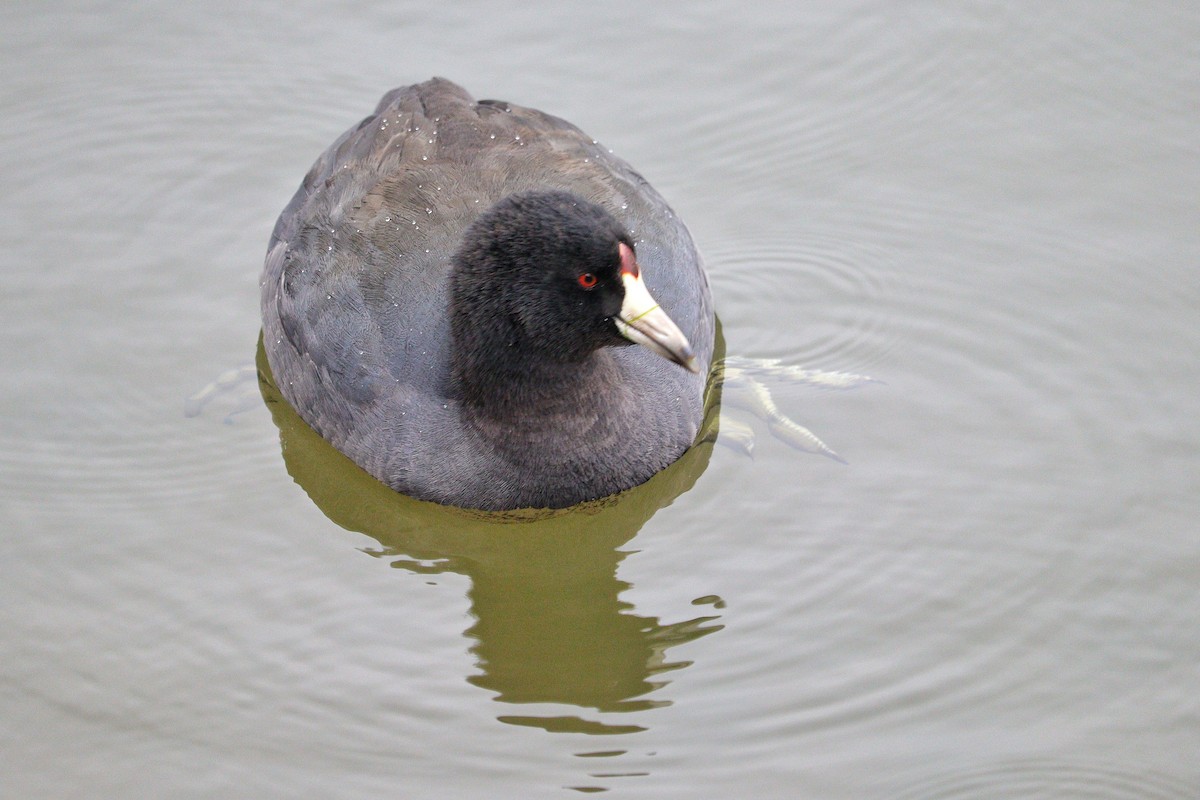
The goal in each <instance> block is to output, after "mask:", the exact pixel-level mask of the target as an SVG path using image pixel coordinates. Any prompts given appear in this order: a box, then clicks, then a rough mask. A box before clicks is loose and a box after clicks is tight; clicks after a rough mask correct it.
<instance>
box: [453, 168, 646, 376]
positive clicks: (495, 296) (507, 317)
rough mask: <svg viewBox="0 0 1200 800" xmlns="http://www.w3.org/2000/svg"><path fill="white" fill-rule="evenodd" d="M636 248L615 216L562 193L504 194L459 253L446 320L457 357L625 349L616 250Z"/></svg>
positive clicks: (556, 355) (557, 356) (573, 355)
mask: <svg viewBox="0 0 1200 800" xmlns="http://www.w3.org/2000/svg"><path fill="white" fill-rule="evenodd" d="M622 244H624V245H625V246H626V247H627V248H628V250H629V252H630V253H632V251H633V242H632V241H631V240H630V238H629V236H628V234H627V233H626V232H625V230H624V228H623V227H622V226H621V224H620V223H619V222H617V220H616V219H614V218H613V216H612V215H611V214H609V213H608V212H607V211H605V210H604V209H603V208H601V207H600V206H598V205H596V204H594V203H590V202H588V201H586V200H584V199H582V198H580V197H577V196H576V195H573V194H569V193H567V192H558V191H553V192H530V193H525V194H517V195H511V196H509V197H506V198H505V199H503V200H501V201H500V202H499V203H497V204H496V205H495V206H493V207H492V208H491V209H489V210H488V211H486V212H485V213H484V214H482V215H481V216H480V217H479V218H478V219H477V220H475V222H474V223H473V224H472V225H471V226H470V227H469V228H468V230H467V232H466V234H465V235H464V237H463V244H462V246H461V248H460V249H459V251H458V253H457V254H456V256H455V263H454V274H453V277H452V282H451V301H450V302H451V319H452V330H453V335H454V337H455V351H456V356H457V354H458V353H459V352H462V351H464V350H474V351H476V352H478V353H479V354H480V355H481V356H483V357H484V358H487V359H499V360H501V361H506V362H512V363H513V365H514V367H515V365H516V364H518V363H519V362H522V361H525V360H527V359H529V358H535V359H543V360H550V361H556V362H567V363H569V362H578V361H581V360H583V359H585V358H587V356H588V355H589V354H591V353H592V352H593V351H595V350H596V349H597V348H600V347H605V346H613V345H624V344H629V341H628V340H627V339H625V338H623V337H622V336H621V335H620V334H619V333H618V332H617V328H616V325H615V323H614V322H613V319H614V317H616V316H617V315H618V313H619V312H620V310H621V304H622V301H623V300H624V296H625V290H624V287H623V286H622V282H621V266H622V264H621V262H622V249H621V245H622Z"/></svg>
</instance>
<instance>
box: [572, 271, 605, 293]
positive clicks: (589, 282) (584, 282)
mask: <svg viewBox="0 0 1200 800" xmlns="http://www.w3.org/2000/svg"><path fill="white" fill-rule="evenodd" d="M577 280H578V281H579V285H580V286H582V287H583V288H585V289H594V288H596V284H597V283H599V282H600V279H599V278H597V277H596V276H595V275H593V274H592V273H590V272H585V273H583V274H582V275H580V276H579V278H578V279H577Z"/></svg>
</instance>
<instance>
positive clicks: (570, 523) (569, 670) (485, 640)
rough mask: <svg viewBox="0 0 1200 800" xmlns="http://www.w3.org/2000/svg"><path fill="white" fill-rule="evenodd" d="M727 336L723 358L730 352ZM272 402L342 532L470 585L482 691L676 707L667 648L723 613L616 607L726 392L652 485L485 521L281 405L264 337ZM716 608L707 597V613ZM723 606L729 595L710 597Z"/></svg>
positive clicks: (575, 725)
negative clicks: (387, 472) (623, 565)
mask: <svg viewBox="0 0 1200 800" xmlns="http://www.w3.org/2000/svg"><path fill="white" fill-rule="evenodd" d="M722 345H723V342H721V341H720V339H718V354H720V352H721V351H722V350H723V347H722ZM257 363H258V369H259V377H260V387H261V390H262V395H263V399H264V401H265V402H266V404H267V407H268V408H269V409H270V411H271V416H272V418H273V419H274V421H275V424H276V425H277V426H278V428H279V434H280V440H281V443H282V449H283V456H284V462H285V464H286V465H287V469H288V472H289V473H290V474H291V476H292V477H293V478H294V479H295V480H296V482H297V483H298V484H299V485H300V486H301V487H302V488H303V489H304V490H305V491H306V492H308V495H309V496H310V497H311V498H312V499H313V501H314V502H315V503H316V504H317V506H318V507H319V508H320V509H321V510H322V511H323V512H324V513H325V515H326V516H328V517H329V518H330V519H331V520H333V521H334V522H335V523H337V524H338V525H340V526H342V527H343V528H347V529H349V530H353V531H361V532H362V533H365V534H367V535H369V536H371V537H373V538H375V539H376V540H377V541H378V542H379V544H380V549H378V550H376V551H373V552H372V554H373V555H376V556H378V557H381V558H388V559H391V560H392V565H393V566H395V567H397V568H400V569H405V570H408V571H410V572H414V573H422V574H436V573H442V572H453V573H458V574H460V575H464V576H466V577H468V578H470V579H471V589H470V592H469V597H470V600H471V610H472V613H473V614H474V616H475V619H476V622H475V624H474V625H473V626H471V628H470V629H469V630H467V634H468V635H469V636H470V637H472V638H473V639H474V640H475V644H474V646H473V647H472V652H473V653H474V654H475V656H476V658H477V660H478V666H479V673H478V674H476V675H473V676H470V677H469V678H468V679H467V680H469V681H470V682H471V683H472V684H474V685H476V686H479V687H481V688H484V689H488V690H490V691H492V692H495V694H496V699H497V700H501V701H503V702H506V703H555V704H566V705H570V706H577V707H581V708H588V709H595V710H596V711H599V712H623V711H638V710H643V709H648V708H654V707H657V706H662V705H667V704H668V703H669V701H667V700H665V699H661V698H652V697H650V696H648V695H651V693H652V692H653V691H654V690H655V689H658V688H659V687H661V686H662V685H663V684H664V683H666V681H665V680H664V679H663V678H662V677H661V676H662V675H663V673H666V672H669V671H670V670H674V669H679V668H681V667H685V666H687V665H688V664H689V663H690V662H687V661H671V660H670V659H669V658H668V656H667V650H668V649H669V648H670V647H672V646H674V645H677V644H681V643H683V642H688V641H691V640H693V639H696V638H699V637H701V636H704V635H706V634H709V633H713V632H715V631H717V630H720V629H721V627H722V626H720V625H718V624H713V620H715V619H717V617H716V616H702V617H697V618H695V619H689V620H685V621H682V622H674V623H663V622H661V621H660V620H659V618H657V617H652V616H644V615H640V614H637V613H635V610H634V609H633V607H632V606H631V605H630V604H629V603H627V602H624V601H622V600H621V599H620V595H621V593H622V592H623V591H625V590H626V589H628V588H629V584H628V583H626V582H625V581H622V580H620V579H618V578H617V575H616V573H617V566H618V565H619V564H620V562H621V560H622V559H623V558H624V557H625V555H626V553H625V552H622V551H621V550H619V549H618V548H620V547H621V546H622V545H623V544H625V543H626V542H628V541H629V540H630V539H631V538H633V536H634V534H636V533H637V532H638V530H639V529H640V528H641V527H642V525H643V524H645V522H646V521H647V520H648V519H650V517H651V516H653V515H654V513H655V512H656V511H658V510H659V509H660V508H662V507H664V506H666V505H668V504H670V503H671V502H672V501H673V500H674V499H675V498H676V497H678V496H679V495H680V494H682V493H683V492H685V491H687V490H688V489H690V488H691V487H692V485H693V484H694V483H695V481H696V479H697V478H698V477H699V476H700V474H701V473H702V472H703V471H704V469H705V467H706V466H707V465H708V460H709V456H710V455H711V452H712V443H713V441H714V440H715V438H716V432H717V419H718V413H717V412H718V407H719V405H720V402H719V389H718V388H716V387H713V388H711V389H710V392H709V395H710V399H709V402H708V406H707V413H706V419H705V425H704V431H703V436H702V438H701V441H700V443H699V444H697V445H696V446H694V447H693V448H692V449H691V450H689V451H688V452H687V453H686V454H685V455H684V456H683V458H681V459H680V460H679V461H678V462H677V463H676V464H674V465H672V466H671V467H670V468H669V469H667V470H665V471H663V472H662V473H660V474H658V475H656V476H655V477H654V478H653V479H651V480H650V481H648V482H647V483H645V484H643V485H642V486H638V487H635V488H634V489H630V490H629V491H626V492H623V493H622V494H619V495H616V496H614V497H610V498H605V499H603V500H599V501H595V502H591V503H585V504H583V505H580V506H576V507H574V508H571V509H562V510H558V511H518V512H499V513H495V512H477V511H467V510H463V509H455V508H449V507H446V506H440V505H437V504H434V503H427V502H423V501H420V500H414V499H412V498H410V497H406V496H404V495H400V494H397V493H396V492H394V491H392V490H391V489H389V488H387V487H386V486H384V485H383V484H381V483H379V482H378V481H376V480H375V479H374V478H372V477H371V476H369V475H367V474H366V473H365V472H363V471H362V470H361V469H359V468H358V467H357V466H355V465H354V464H353V463H352V462H351V461H350V460H349V459H347V458H346V457H345V456H343V455H342V454H341V453H339V452H337V451H336V450H334V449H333V448H332V447H331V446H330V445H328V444H327V443H326V442H325V441H324V440H323V439H321V438H320V437H319V436H318V435H317V434H316V433H315V432H314V431H313V430H312V429H311V428H309V427H308V426H307V425H306V424H305V423H304V422H303V421H302V420H301V419H300V418H299V417H298V416H297V415H296V413H295V412H294V411H293V410H292V409H291V407H290V406H288V404H287V403H286V402H285V401H284V400H283V399H282V398H281V397H280V395H279V394H278V392H277V390H276V389H275V386H274V385H273V378H272V376H271V373H270V368H269V366H268V364H267V362H266V357H265V355H264V352H263V348H262V342H261V339H260V341H259V348H258V359H257ZM710 601H713V598H711V597H710V598H704V599H703V601H698V602H704V603H705V604H707V603H709V602H710ZM713 605H714V606H717V605H720V604H719V598H717V599H716V600H715V601H713ZM562 710H563V709H561V708H557V709H554V711H555V712H558V713H556V714H554V715H518V714H514V715H501V716H500V717H499V719H500V720H501V721H504V722H507V723H510V724H514V725H529V726H536V727H540V728H544V729H546V730H550V731H570V732H576V733H591V734H606V733H608V734H611V733H628V732H635V731H639V730H643V728H642V727H640V726H638V725H631V724H630V725H622V724H609V723H604V722H598V721H593V720H585V719H583V718H580V717H577V716H574V715H572V714H562V713H561V712H562Z"/></svg>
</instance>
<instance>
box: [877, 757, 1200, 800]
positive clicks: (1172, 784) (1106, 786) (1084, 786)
mask: <svg viewBox="0 0 1200 800" xmlns="http://www.w3.org/2000/svg"><path fill="white" fill-rule="evenodd" d="M891 796H892V797H893V798H894V800H1007V799H1008V798H1013V797H1046V798H1051V797H1052V798H1061V800H1190V798H1194V797H1195V796H1196V787H1195V786H1194V785H1192V786H1189V785H1187V784H1185V783H1184V782H1182V781H1179V780H1176V779H1174V778H1171V777H1168V776H1165V775H1161V774H1156V773H1154V772H1149V771H1147V770H1145V769H1138V770H1130V771H1123V770H1121V769H1118V768H1114V767H1112V766H1108V765H1106V766H1099V765H1094V764H1081V763H1076V762H1071V761H1055V760H1051V759H1038V760H1027V761H1009V762H1000V763H997V764H991V765H988V766H984V767H979V768H976V769H971V770H964V771H961V772H950V773H947V774H944V775H939V776H938V777H936V778H931V779H928V780H923V781H920V782H919V783H916V784H914V785H912V786H908V787H906V788H905V789H903V790H902V791H901V792H900V793H899V794H895V795H891Z"/></svg>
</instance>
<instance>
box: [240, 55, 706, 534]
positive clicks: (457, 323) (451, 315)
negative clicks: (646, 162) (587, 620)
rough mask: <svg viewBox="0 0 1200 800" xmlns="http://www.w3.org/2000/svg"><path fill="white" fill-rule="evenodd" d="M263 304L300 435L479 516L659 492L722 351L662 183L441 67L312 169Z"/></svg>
mask: <svg viewBox="0 0 1200 800" xmlns="http://www.w3.org/2000/svg"><path fill="white" fill-rule="evenodd" d="M262 314H263V341H264V347H265V349H266V354H267V359H268V361H269V363H270V366H271V370H272V372H273V373H274V376H275V380H276V382H277V383H278V386H279V390H280V392H281V393H282V395H283V396H284V398H286V399H287V401H288V402H289V403H290V404H291V405H292V406H293V407H294V408H295V409H296V411H297V412H298V413H299V414H300V416H301V417H302V418H303V419H304V420H305V421H306V422H307V423H308V424H309V425H311V426H312V427H313V428H314V429H315V430H316V431H317V432H318V433H320V434H321V435H322V436H323V437H324V438H325V439H327V440H328V441H329V442H331V443H332V444H333V446H334V447H336V448H337V449H338V450H340V451H341V452H342V453H344V454H345V455H346V456H348V457H349V458H350V459H352V460H353V461H354V462H355V463H357V464H358V465H359V466H361V467H362V468H363V469H365V470H366V471H367V472H369V473H370V474H372V475H374V476H375V477H376V478H378V479H379V480H381V481H383V482H384V483H386V484H387V485H389V486H391V487H392V488H393V489H395V490H397V491H400V492H403V493H405V494H408V495H412V496H414V497H418V498H421V499H425V500H431V501H435V502H438V503H444V504H449V505H455V506H460V507H465V508H475V509H497V510H499V509H515V508H523V507H550V508H561V507H566V506H570V505H575V504H577V503H580V502H582V501H585V500H591V499H595V498H600V497H604V496H607V495H610V494H614V493H616V492H619V491H622V490H624V489H627V488H629V487H632V486H635V485H637V484H639V483H642V482H644V481H646V480H647V479H649V478H650V477H651V476H652V475H654V474H655V473H656V472H658V471H659V470H661V469H663V468H664V467H666V466H668V465H669V464H671V463H672V462H673V461H675V460H676V459H677V458H679V456H680V455H681V454H682V453H683V452H684V451H685V450H687V448H688V447H690V446H691V445H692V444H693V441H694V439H695V437H696V434H697V431H698V429H699V426H700V423H701V418H702V415H703V393H704V387H705V377H706V375H707V372H708V369H709V365H710V364H709V362H710V360H711V358H712V351H713V332H714V322H713V310H712V301H711V296H710V293H709V288H708V281H707V278H706V277H705V274H704V269H703V265H702V262H701V259H700V256H699V254H698V253H697V251H696V248H695V245H694V244H693V242H692V239H691V236H690V235H689V233H688V231H687V228H686V227H685V226H684V224H683V223H682V222H681V221H680V220H679V218H678V217H676V216H675V214H674V212H672V210H671V208H670V207H669V206H668V205H667V203H666V202H665V201H664V200H663V198H662V197H661V196H660V195H659V194H658V192H656V191H655V190H654V189H653V188H651V186H650V185H649V184H648V183H647V182H646V180H645V179H644V178H643V177H642V176H641V175H639V174H638V173H637V172H635V171H634V170H633V169H632V168H631V167H630V166H629V165H628V164H626V163H625V162H624V161H622V160H621V159H619V158H616V157H615V156H613V155H611V154H610V153H609V152H608V150H606V149H605V148H603V147H601V146H600V145H599V144H597V143H596V141H595V140H593V139H592V138H591V137H589V136H587V135H585V134H584V133H583V132H582V131H580V130H579V129H578V128H576V127H575V126H573V125H571V124H569V123H567V122H565V121H563V120H561V119H558V118H556V117H553V116H550V115H548V114H544V113H542V112H540V111H535V110H533V109H529V108H522V107H520V106H516V105H511V104H509V103H504V102H498V101H493V100H482V101H479V102H476V101H475V100H474V99H472V97H471V96H470V95H469V94H468V93H467V92H466V91H465V90H463V89H462V88H461V87H459V86H457V85H455V84H453V83H451V82H450V81H447V80H444V79H440V78H435V79H433V80H430V81H428V82H426V83H422V84H418V85H415V86H407V87H403V88H400V89H395V90H393V91H391V92H389V93H388V94H386V95H385V96H384V97H383V99H382V100H381V101H380V103H379V105H378V107H377V108H376V110H375V113H374V114H372V115H371V116H369V117H367V118H366V119H364V120H363V121H362V122H361V123H359V124H358V125H357V126H355V127H354V128H352V129H351V130H349V131H347V132H346V133H345V134H343V135H342V136H341V137H340V138H339V139H338V140H337V141H335V142H334V143H333V145H332V146H330V148H329V149H328V150H326V151H325V152H324V153H323V154H322V155H321V157H320V158H319V159H318V160H317V163H316V164H315V165H314V166H313V168H312V169H311V170H310V171H309V173H308V175H307V176H305V178H304V182H303V183H302V185H301V186H300V189H299V190H298V191H297V192H296V194H295V196H294V197H293V198H292V200H291V202H290V203H288V205H287V207H286V208H285V209H284V210H283V213H282V214H281V215H280V217H279V221H278V222H277V223H276V225H275V229H274V232H273V233H272V235H271V242H270V246H269V249H268V253H267V258H266V265H265V268H264V270H263V276H262ZM635 344H636V345H641V346H633V345H635Z"/></svg>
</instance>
